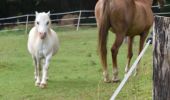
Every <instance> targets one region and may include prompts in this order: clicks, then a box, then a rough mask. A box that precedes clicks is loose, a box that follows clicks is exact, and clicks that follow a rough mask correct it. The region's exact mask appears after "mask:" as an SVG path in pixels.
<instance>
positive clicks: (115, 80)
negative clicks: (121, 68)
mask: <svg viewBox="0 0 170 100" xmlns="http://www.w3.org/2000/svg"><path fill="white" fill-rule="evenodd" d="M112 82H113V83H117V82H120V79H119V78H114V79H112Z"/></svg>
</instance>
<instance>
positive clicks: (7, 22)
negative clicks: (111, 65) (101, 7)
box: [0, 4, 170, 33]
mask: <svg viewBox="0 0 170 100" xmlns="http://www.w3.org/2000/svg"><path fill="white" fill-rule="evenodd" d="M165 6H170V4H167V5H165ZM155 7H159V6H153V8H155ZM85 13H86V14H87V13H88V14H90V13H91V14H90V15H91V16H88V17H84V16H82V15H83V14H85ZM68 14H72V15H77V17H72V18H61V16H64V15H68ZM154 14H155V15H166V14H170V12H164V13H154ZM50 16H51V17H52V22H54V23H55V22H60V21H69V20H74V21H76V23H74V24H65V25H57V26H56V27H66V26H73V25H74V26H76V30H77V31H78V30H79V26H80V25H86V26H88V25H90V26H91V25H93V26H96V22H95V16H94V10H78V11H71V12H64V13H53V14H51V15H50ZM59 16H60V18H58V17H59ZM34 17H35V15H34V14H27V15H21V16H14V17H7V18H0V27H2V26H10V25H21V24H22V25H25V29H7V30H1V31H0V32H6V31H16V30H17V31H18V30H25V32H26V33H27V30H28V24H33V23H34V20H33V19H34ZM54 17H55V18H54ZM30 18H31V20H30ZM20 19H22V21H20ZM86 19H91V20H93V23H92V22H90V23H83V22H81V21H82V20H86ZM11 20H16V21H15V22H10V21H11ZM23 20H24V21H23ZM1 21H5V23H1ZM94 22H95V23H94Z"/></svg>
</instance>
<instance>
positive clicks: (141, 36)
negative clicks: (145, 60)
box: [134, 30, 149, 76]
mask: <svg viewBox="0 0 170 100" xmlns="http://www.w3.org/2000/svg"><path fill="white" fill-rule="evenodd" d="M148 33H149V30H148V31H147V32H145V33H143V34H141V35H140V42H139V52H138V55H139V54H140V52H141V51H142V49H143V45H144V43H145V40H146V37H147V35H148ZM139 65H140V61H139V62H138V65H137V68H136V71H135V74H134V76H136V75H137V73H138V72H139V67H140V66H139Z"/></svg>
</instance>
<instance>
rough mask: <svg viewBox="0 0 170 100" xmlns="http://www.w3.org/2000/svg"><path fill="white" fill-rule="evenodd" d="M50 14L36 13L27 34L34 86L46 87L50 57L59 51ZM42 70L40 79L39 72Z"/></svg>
mask: <svg viewBox="0 0 170 100" xmlns="http://www.w3.org/2000/svg"><path fill="white" fill-rule="evenodd" d="M50 26H51V21H50V12H48V13H45V12H42V13H38V12H36V18H35V26H34V27H33V28H32V29H31V31H30V32H29V37H28V51H29V52H30V54H31V55H32V58H33V61H34V65H35V72H34V74H35V86H39V87H41V88H44V87H46V86H47V71H48V65H49V61H50V59H51V57H52V56H53V55H54V54H55V53H56V52H57V51H58V49H59V40H58V36H57V34H56V32H55V31H53V30H52V29H51V28H50ZM41 69H42V77H41V78H40V71H41Z"/></svg>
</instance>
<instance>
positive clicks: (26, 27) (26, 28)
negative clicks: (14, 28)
mask: <svg viewBox="0 0 170 100" xmlns="http://www.w3.org/2000/svg"><path fill="white" fill-rule="evenodd" d="M26 17H27V19H26V23H25V24H26V25H25V34H27V30H28V20H29V19H28V18H29V15H27V16H26Z"/></svg>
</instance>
